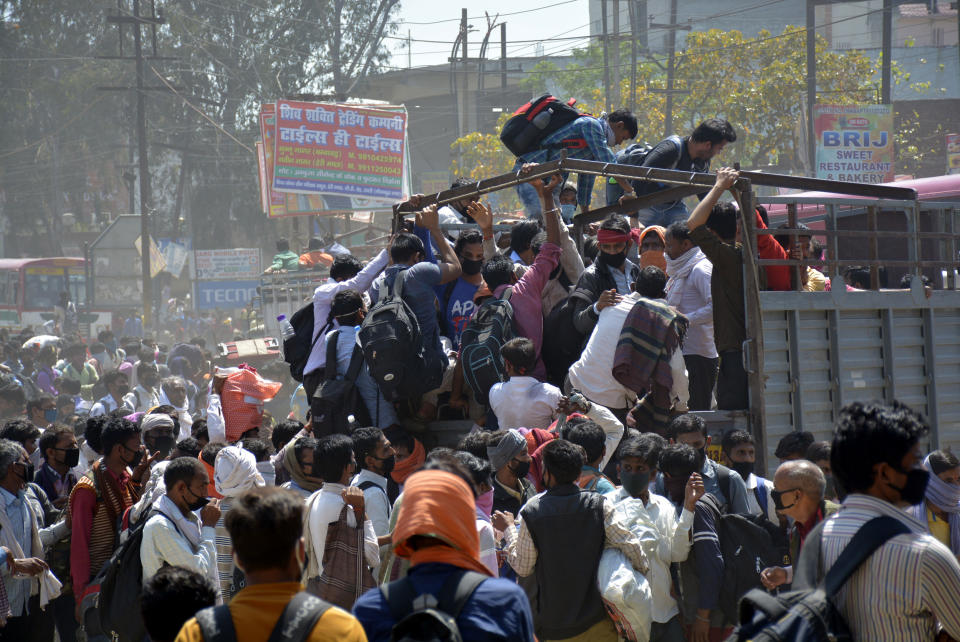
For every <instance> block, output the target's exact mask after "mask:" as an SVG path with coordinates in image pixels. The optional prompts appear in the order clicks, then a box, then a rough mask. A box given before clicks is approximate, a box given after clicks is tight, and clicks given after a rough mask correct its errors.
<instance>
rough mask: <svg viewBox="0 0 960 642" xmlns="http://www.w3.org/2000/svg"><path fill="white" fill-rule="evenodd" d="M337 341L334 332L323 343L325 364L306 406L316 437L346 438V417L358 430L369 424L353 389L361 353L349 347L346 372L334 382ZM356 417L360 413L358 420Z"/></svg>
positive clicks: (357, 393)
mask: <svg viewBox="0 0 960 642" xmlns="http://www.w3.org/2000/svg"><path fill="white" fill-rule="evenodd" d="M339 338H340V330H334V331H333V332H331V333H330V336H329V337H328V339H327V363H326V365H325V366H324V376H323V381H322V382H321V383H320V386H319V387H318V388H317V390H316V392H315V393H314V394H313V403H311V404H310V414H311V416H312V417H313V430H314V434H315V435H316V436H318V437H320V436H323V435H330V434H333V433H343V434H347V433H348V432H349V430H348V428H347V427H348V425H349V421H348V417H349V416H350V415H353V416H354V418H355V419H356V420H357V421H358V422H359V425H361V426H366V425H369V423H370V417H369V416H368V413H367V407H366V405H364V403H363V399H361V397H360V390H359V389H358V388H357V376H358V375H359V374H360V370H361V368H363V351H362V350H361V349H360V346H359V345H354V346H353V353H352V354H351V356H350V365H349V366H347V372H346V374H345V375H344V377H343V379H338V378H337V340H338V339H339ZM358 413H361V414H360V416H358Z"/></svg>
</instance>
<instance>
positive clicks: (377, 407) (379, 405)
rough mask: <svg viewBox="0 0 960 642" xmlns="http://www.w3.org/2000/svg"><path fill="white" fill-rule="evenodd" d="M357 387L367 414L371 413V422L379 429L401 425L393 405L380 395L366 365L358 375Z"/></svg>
mask: <svg viewBox="0 0 960 642" xmlns="http://www.w3.org/2000/svg"><path fill="white" fill-rule="evenodd" d="M356 385H357V390H359V391H360V397H361V398H362V399H363V405H365V406H366V407H367V412H369V413H370V421H372V422H373V424H374V425H375V426H376V427H377V428H387V427H389V426H392V425H393V424H396V423H399V422H398V421H397V415H396V413H395V412H394V409H393V404H392V403H390V402H389V401H387V400H386V399H384V398H383V395H382V394H380V388H379V386H377V382H376V381H374V380H373V377H371V376H370V373H369V372H368V371H367V366H366V364H364V366H363V368H361V370H360V374H358V375H357V382H356Z"/></svg>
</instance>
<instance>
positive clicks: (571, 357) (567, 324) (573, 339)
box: [540, 296, 587, 387]
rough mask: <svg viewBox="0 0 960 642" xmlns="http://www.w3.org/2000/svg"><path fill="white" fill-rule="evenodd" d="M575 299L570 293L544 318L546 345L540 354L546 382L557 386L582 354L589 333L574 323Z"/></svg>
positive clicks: (560, 384)
mask: <svg viewBox="0 0 960 642" xmlns="http://www.w3.org/2000/svg"><path fill="white" fill-rule="evenodd" d="M573 314H574V300H573V298H572V297H570V296H568V297H567V298H566V299H564V300H563V301H561V302H560V303H558V304H556V305H555V306H553V309H552V310H550V313H549V314H548V315H547V316H546V318H545V319H544V320H543V347H542V348H541V349H540V356H541V357H543V365H544V367H545V368H546V369H547V381H549V382H550V383H552V384H554V385H555V386H557V387H561V386H562V385H563V380H564V378H565V377H566V376H567V372H568V371H569V370H570V366H572V365H573V364H575V363H576V362H577V360H579V359H580V355H581V354H583V348H584V344H585V343H586V340H587V336H586V335H584V334H583V333H582V332H580V331H579V330H577V328H576V326H574V325H573Z"/></svg>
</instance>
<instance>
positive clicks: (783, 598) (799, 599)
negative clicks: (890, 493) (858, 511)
mask: <svg viewBox="0 0 960 642" xmlns="http://www.w3.org/2000/svg"><path fill="white" fill-rule="evenodd" d="M825 523H826V520H824V521H823V522H820V524H818V525H817V526H816V528H814V529H813V530H812V531H810V534H809V535H807V539H806V542H805V544H804V547H803V550H802V552H801V553H800V560H799V563H798V564H797V565H795V567H794V568H795V570H796V572H797V575H796V576H795V579H794V586H795V587H796V588H795V590H792V591H789V592H787V593H780V594H779V595H770V594H769V593H767V592H766V591H764V590H761V589H754V590H752V591H750V592H749V593H747V594H746V595H745V596H744V598H743V599H742V600H741V601H740V619H739V622H740V625H739V626H738V627H737V628H736V630H735V631H734V632H733V634H732V635H731V636H730V637H729V638H727V642H739V641H741V640H743V641H745V640H755V641H756V642H775V641H779V640H791V641H796V642H826V641H828V640H829V641H831V642H852V641H853V636H852V635H851V633H850V629H849V627H848V626H847V623H846V622H845V621H844V619H843V616H842V615H841V614H840V612H839V611H838V610H837V608H836V606H834V604H833V602H832V601H831V598H833V596H834V595H836V594H837V591H839V590H840V589H841V588H842V587H843V585H844V584H845V583H846V582H847V580H848V579H850V576H852V575H853V573H854V571H856V570H857V569H858V568H859V567H860V565H861V564H863V563H864V562H865V561H866V560H867V559H868V558H869V557H870V556H871V555H872V554H873V553H874V551H876V550H877V549H878V548H880V547H881V546H882V545H883V544H884V543H885V542H886V541H888V540H889V539H891V538H893V537H896V536H897V535H903V534H906V533H909V532H910V530H909V529H908V528H907V526H906V525H905V524H904V523H903V522H901V521H899V520H897V519H894V518H893V517H888V516H883V517H875V518H873V519H871V520H870V521H869V522H867V523H866V524H864V525H863V526H861V527H860V529H859V530H858V531H857V533H856V535H854V536H853V538H852V539H851V540H850V542H849V543H848V544H847V545H846V546H845V547H844V549H843V552H842V553H840V556H839V557H838V558H837V561H836V562H834V564H833V566H831V567H830V570H829V571H828V572H827V574H826V577H822V573H821V572H820V566H821V564H820V557H821V555H820V548H821V538H822V537H823V525H824V524H825ZM821 577H822V579H821ZM882 581H883V579H882V578H878V579H877V582H882Z"/></svg>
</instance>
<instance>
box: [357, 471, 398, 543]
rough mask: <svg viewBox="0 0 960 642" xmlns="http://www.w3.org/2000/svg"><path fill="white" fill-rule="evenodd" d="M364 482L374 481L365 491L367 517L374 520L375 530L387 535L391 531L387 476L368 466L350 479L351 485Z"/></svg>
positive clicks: (364, 503)
mask: <svg viewBox="0 0 960 642" xmlns="http://www.w3.org/2000/svg"><path fill="white" fill-rule="evenodd" d="M363 482H373V483H374V484H376V486H375V487H374V486H370V487H369V488H366V489H364V491H363V505H364V508H363V509H364V511H365V512H366V513H367V517H368V518H369V519H370V521H371V522H373V532H374V533H376V534H377V536H378V537H379V536H380V535H386V534H387V533H389V532H390V500H389V499H388V498H387V478H386V477H384V476H382V475H378V474H377V473H375V472H372V471H369V470H367V469H366V468H364V469H363V470H361V471H360V472H359V473H358V474H357V475H354V477H353V479H352V480H350V485H351V486H359V485H360V484H362V483H363Z"/></svg>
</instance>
